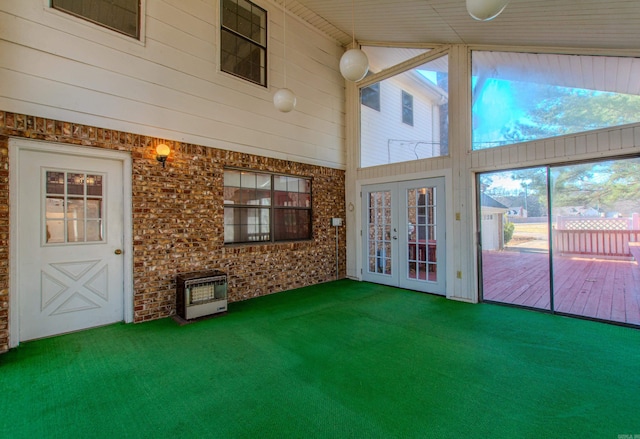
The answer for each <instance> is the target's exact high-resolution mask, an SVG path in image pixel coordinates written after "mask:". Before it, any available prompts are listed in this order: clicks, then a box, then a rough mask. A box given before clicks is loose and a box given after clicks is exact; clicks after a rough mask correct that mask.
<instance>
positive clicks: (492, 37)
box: [276, 0, 640, 50]
mask: <svg viewBox="0 0 640 439" xmlns="http://www.w3.org/2000/svg"><path fill="white" fill-rule="evenodd" d="M276 1H278V2H279V3H282V0H276ZM287 9H290V10H291V11H292V12H294V13H296V14H297V15H300V16H301V17H303V18H305V19H306V20H307V21H309V22H311V23H312V24H314V26H316V27H318V28H319V29H321V30H323V31H324V32H326V33H328V34H329V35H331V36H332V37H334V38H335V39H337V40H338V41H339V42H340V43H341V44H348V43H349V42H351V36H352V29H355V37H356V39H357V40H359V41H365V42H391V43H425V44H428V43H462V44H487V45H494V44H496V45H498V44H499V45H518V46H548V47H576V48H602V49H625V50H626V49H630V50H640V1H638V0H511V2H510V3H509V4H508V5H507V7H506V9H505V10H504V12H503V13H502V14H501V15H500V16H498V17H497V18H495V19H494V20H492V21H488V22H478V21H476V20H473V19H472V18H471V17H470V16H469V15H468V14H467V11H466V6H465V0H393V1H388V0H387V1H384V0H353V3H352V2H351V1H348V0H287ZM352 11H354V12H355V13H354V14H352Z"/></svg>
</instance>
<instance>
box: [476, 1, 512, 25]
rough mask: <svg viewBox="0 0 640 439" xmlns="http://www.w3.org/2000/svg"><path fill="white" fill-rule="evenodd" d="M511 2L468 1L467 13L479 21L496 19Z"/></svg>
mask: <svg viewBox="0 0 640 439" xmlns="http://www.w3.org/2000/svg"><path fill="white" fill-rule="evenodd" d="M509 1H510V0H467V12H469V15H471V18H474V19H476V20H478V21H489V20H493V19H494V18H496V17H497V16H498V15H500V13H501V12H502V11H503V10H504V8H506V7H507V4H508V3H509Z"/></svg>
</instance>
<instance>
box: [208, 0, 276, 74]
mask: <svg viewBox="0 0 640 439" xmlns="http://www.w3.org/2000/svg"><path fill="white" fill-rule="evenodd" d="M220 4H221V12H220V16H221V26H220V69H221V70H222V71H223V72H227V73H230V74H232V75H235V76H239V77H241V78H244V79H246V80H248V81H251V82H255V83H256V84H260V85H263V86H266V85H267V11H265V10H264V9H262V8H260V7H258V6H256V5H254V4H253V3H251V2H249V1H247V0H222V2H221V3H220Z"/></svg>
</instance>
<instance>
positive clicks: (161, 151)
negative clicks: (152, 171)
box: [156, 143, 171, 168]
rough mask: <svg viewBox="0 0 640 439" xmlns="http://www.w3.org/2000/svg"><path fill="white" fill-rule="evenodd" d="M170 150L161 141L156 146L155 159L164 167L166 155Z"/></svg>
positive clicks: (167, 155)
mask: <svg viewBox="0 0 640 439" xmlns="http://www.w3.org/2000/svg"><path fill="white" fill-rule="evenodd" d="M170 152H171V149H170V148H169V147H168V146H167V145H165V144H164V143H161V144H160V145H158V146H156V160H158V161H159V162H160V163H162V167H163V168H164V164H165V162H166V161H167V157H169V153H170Z"/></svg>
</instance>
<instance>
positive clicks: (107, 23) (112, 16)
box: [51, 0, 140, 39]
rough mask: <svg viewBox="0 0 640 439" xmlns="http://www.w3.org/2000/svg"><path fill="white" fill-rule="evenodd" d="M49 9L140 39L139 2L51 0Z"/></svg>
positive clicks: (133, 0)
mask: <svg viewBox="0 0 640 439" xmlns="http://www.w3.org/2000/svg"><path fill="white" fill-rule="evenodd" d="M51 7H52V8H53V9H58V10H60V11H63V12H66V13H68V14H71V15H75V16H76V17H80V18H84V19H85V20H89V21H92V22H94V23H96V24H99V25H101V26H104V27H107V28H109V29H111V30H114V31H116V32H120V33H123V34H125V35H128V36H130V37H133V38H137V39H139V38H140V0H118V1H113V0H92V1H78V0H51Z"/></svg>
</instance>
